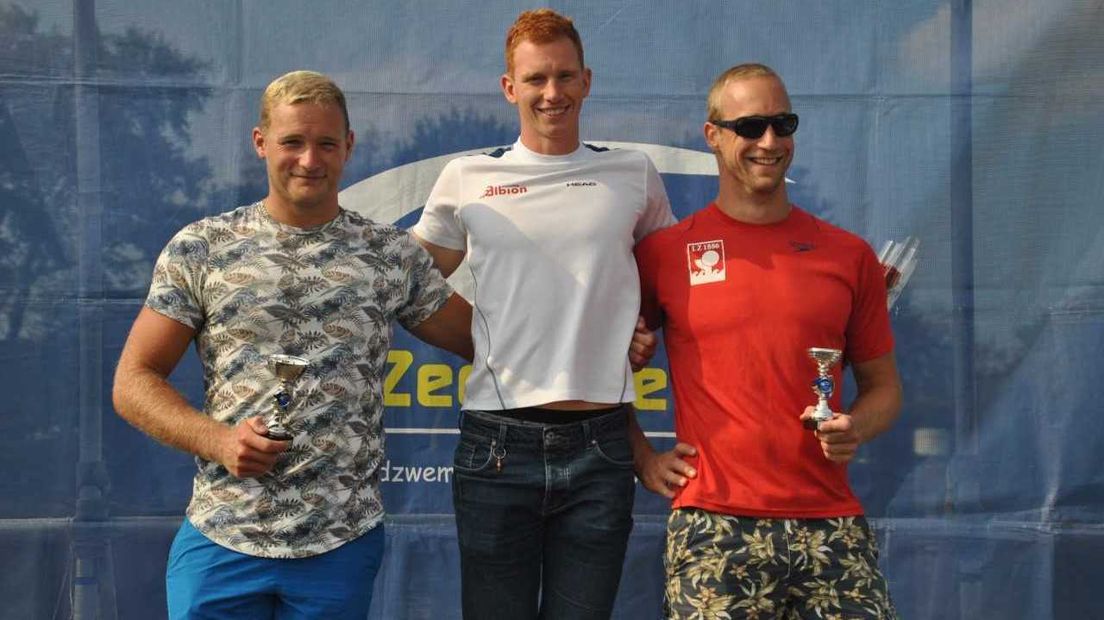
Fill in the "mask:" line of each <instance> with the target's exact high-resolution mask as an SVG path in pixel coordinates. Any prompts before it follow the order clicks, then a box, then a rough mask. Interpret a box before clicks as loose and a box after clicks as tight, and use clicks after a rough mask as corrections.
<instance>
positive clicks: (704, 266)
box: [686, 239, 725, 286]
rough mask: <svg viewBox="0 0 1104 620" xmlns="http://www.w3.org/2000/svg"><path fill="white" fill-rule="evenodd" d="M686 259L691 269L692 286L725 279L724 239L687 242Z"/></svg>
mask: <svg viewBox="0 0 1104 620" xmlns="http://www.w3.org/2000/svg"><path fill="white" fill-rule="evenodd" d="M686 260H687V267H688V268H689V270H690V286H697V285H699V284H709V283H710V282H723V281H724V279H725V255H724V241H722V240H720V239H718V240H716V241H702V242H701V243H687V244H686Z"/></svg>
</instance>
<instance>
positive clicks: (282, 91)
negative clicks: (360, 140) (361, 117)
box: [260, 71, 349, 132]
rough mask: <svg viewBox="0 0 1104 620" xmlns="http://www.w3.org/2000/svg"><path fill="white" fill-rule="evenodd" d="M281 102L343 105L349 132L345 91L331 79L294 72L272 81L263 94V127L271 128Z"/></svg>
mask: <svg viewBox="0 0 1104 620" xmlns="http://www.w3.org/2000/svg"><path fill="white" fill-rule="evenodd" d="M282 103H289V104H296V103H319V104H333V105H336V106H337V107H339V108H341V115H342V116H344V117H345V131H346V132H348V131H349V109H348V108H347V107H346V106H345V93H343V92H341V89H340V88H338V87H337V84H334V81H333V80H331V79H330V78H328V77H326V76H325V75H322V74H321V73H317V72H315V71H292V72H290V73H285V74H283V75H281V76H280V77H278V78H276V79H275V80H272V83H271V84H269V85H268V87H267V88H265V90H264V94H263V95H261V120H260V128H261V129H268V124H269V122H270V120H271V116H272V109H273V108H274V107H276V106H278V105H280V104H282Z"/></svg>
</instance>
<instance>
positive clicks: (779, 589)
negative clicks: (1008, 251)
mask: <svg viewBox="0 0 1104 620" xmlns="http://www.w3.org/2000/svg"><path fill="white" fill-rule="evenodd" d="M707 113H708V117H707V120H706V122H705V125H704V128H703V132H704V134H705V139H706V142H707V143H708V144H709V147H710V149H711V150H712V151H713V154H714V156H715V157H716V160H717V168H718V176H719V190H718V193H717V198H716V200H715V201H714V202H713V204H710V205H709V206H707V207H706V208H704V209H702V210H700V211H698V212H697V213H694V214H693V215H691V216H690V217H688V218H686V219H684V220H683V221H681V222H679V223H678V224H677V225H675V226H672V227H670V228H668V229H666V230H662V231H659V232H657V233H656V234H654V235H651V236H649V237H648V238H647V239H645V240H644V241H642V242H641V243H640V244H638V245H637V247H636V256H637V261H638V263H639V267H640V281H641V291H642V299H643V301H642V312H643V314H644V317H645V319H646V321H647V324H648V326H649V327H651V328H653V329H658V328H659V327H663V334H664V339H665V341H666V344H667V354H668V361H669V362H670V367H671V377H672V385H673V387H674V394H675V431H676V435H677V436H678V439H679V441H680V442H685V443H686V444H688V445H692V446H694V447H695V448H696V449H697V453H696V454H694V455H689V456H686V455H681V454H671V453H667V454H663V455H655V454H654V452H650V450H642V451H641V454H642V456H641V457H640V458H641V461H642V462H643V463H644V465H643V468H644V469H651V468H664V469H665V468H669V467H670V462H671V461H673V460H680V459H683V460H686V461H688V462H689V463H690V464H691V465H693V467H694V469H696V470H697V471H698V472H699V475H698V476H697V477H694V478H691V479H688V480H685V481H683V482H681V483H679V484H673V485H672V489H673V491H674V495H675V497H674V502H673V505H674V510H672V511H671V516H670V518H669V519H668V522H667V549H666V557H665V562H664V563H665V565H666V569H667V589H666V597H665V601H666V607H667V609H666V612H667V615H666V616H665V617H667V618H672V619H675V618H702V617H717V618H720V617H724V618H731V619H733V620H735V619H737V618H810V619H811V618H871V619H874V618H877V619H884V618H892V617H895V612H894V610H893V606H892V604H891V602H890V598H889V592H888V588H887V586H886V580H885V578H884V577H883V576H882V574H881V572H880V571H879V570H878V563H877V560H878V548H877V544H876V543H875V541H874V537H873V533H872V531H871V529H870V527H869V525H868V524H867V522H866V520H865V519H864V518H863V510H862V506H861V505H860V504H859V500H858V499H857V498H856V497H855V495H854V493H853V492H852V491H851V488H850V485H849V484H848V482H847V468H846V464H847V463H848V462H849V461H850V460H851V459H852V458H853V457H854V455H855V452H856V450H858V448H859V446H860V444H862V443H865V442H867V441H870V440H871V439H873V438H874V437H876V436H877V435H878V434H880V433H882V432H883V431H885V430H886V429H888V428H889V427H890V426H891V425H892V423H893V421H894V420H895V419H896V417H897V414H898V412H899V410H900V407H901V385H900V380H899V378H898V376H897V367H896V364H895V362H894V359H893V334H892V332H891V330H890V324H889V315H888V313H887V311H886V289H885V276H884V273H883V271H882V268H881V266H880V265H879V264H878V259H877V258H876V257H875V255H874V252H873V251H872V250H871V249H870V246H869V245H867V244H866V242H865V241H863V240H862V239H860V238H859V237H857V236H855V235H853V234H851V233H849V232H847V231H845V230H843V229H841V228H838V227H836V226H833V225H831V224H829V223H828V222H825V221H824V220H821V219H819V218H817V217H815V216H813V215H811V214H809V213H807V212H805V211H803V210H801V209H800V208H799V207H797V206H795V205H793V204H791V203H790V202H789V198H788V196H787V194H786V183H785V174H786V170H787V169H788V168H789V166H790V162H791V161H792V160H793V155H794V139H793V134H794V132H796V131H797V125H798V117H797V115H796V114H794V113H793V110H792V108H791V106H790V98H789V95H788V94H787V92H786V87H785V86H784V85H783V84H782V80H781V79H780V78H779V77H778V76H777V75H776V74H775V73H774V71H772V70H771V69H769V68H768V67H766V66H764V65H758V64H748V65H738V66H736V67H733V68H732V69H730V70H728V71H726V72H724V73H723V74H721V76H720V77H718V78H717V80H716V82H714V85H713V88H712V90H711V91H710V94H709V104H708V112H707ZM812 347H817V348H826V349H838V350H840V351H842V354H843V359H844V360H845V361H846V363H847V365H848V366H849V367H850V368H851V370H852V372H853V374H854V376H855V380H856V384H857V386H858V395H857V396H856V398H855V400H854V401H853V402H852V403H851V404H850V406H849V407H848V408H847V409H843V408H842V407H841V404H842V403H841V402H840V397H839V394H838V391H837V393H835V394H833V397H832V400H831V405H832V411H833V412H835V413H832V415H831V419H828V420H825V421H823V422H820V423H819V426H817V425H815V424H813V425H812V426H813V430H809V429H808V428H807V424H806V423H807V422H811V421H812V420H811V419H810V418H811V416H812V414H813V411H814V407H813V406H812V405H811V404H810V401H811V400H815V398H814V397H813V395H812V393H811V391H810V389H809V386H810V382H811V381H812V380H813V378H814V377H815V376H816V372H815V371H816V366H815V365H814V364H813V363H812V361H811V360H810V358H809V353H808V350H809V349H810V348H812ZM840 372H841V371H840V365H837V366H836V367H835V369H834V370H833V375H834V379H833V380H834V382H835V383H836V384H838V383H839V380H840V377H839V375H840ZM646 452H650V454H645V453H646Z"/></svg>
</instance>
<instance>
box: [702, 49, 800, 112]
mask: <svg viewBox="0 0 1104 620" xmlns="http://www.w3.org/2000/svg"><path fill="white" fill-rule="evenodd" d="M753 77H773V78H774V79H776V80H778V81H779V82H781V81H782V78H780V77H778V74H777V73H775V72H774V69H771V68H770V67H768V66H767V65H761V64H759V63H755V62H748V63H744V64H742V65H736V66H735V67H730V68H728V69H727V70H726V71H725V72H724V73H722V74H720V75H718V76H717V79H715V80H713V86H712V87H710V89H709V99H708V100H707V101H706V106H705V120H707V121H719V120H722V119H721V94H722V93H724V89H725V87H726V86H728V84H729V82H735V81H736V80H745V79H747V78H753Z"/></svg>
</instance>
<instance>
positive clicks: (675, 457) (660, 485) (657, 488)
mask: <svg viewBox="0 0 1104 620" xmlns="http://www.w3.org/2000/svg"><path fill="white" fill-rule="evenodd" d="M627 415H628V416H629V429H628V431H629V445H631V446H632V452H633V470H634V471H635V472H636V477H637V478H639V479H640V482H641V483H643V484H644V488H646V489H648V490H649V491H651V492H653V493H658V494H659V495H662V496H664V497H667V498H672V497H674V496H675V491H674V490H675V488H677V487H684V486H686V483H687V482H688V481H689V480H690V478H695V477H697V475H698V472H697V470H695V469H694V468H693V467H692V466H691V465H690V463H687V462H686V460H685V457H688V456H695V455H696V454H697V453H698V451H697V450H695V449H694V446H691V445H690V444H686V443H682V442H679V443H677V444H675V447H674V448H672V449H671V450H668V451H667V452H663V453H659V452H656V451H655V448H653V447H652V443H651V442H650V441H648V438H647V437H646V436H645V435H644V430H643V429H641V428H640V423H639V422H638V421H637V419H636V411H635V409H634V408H633V407H629V412H628V414H627Z"/></svg>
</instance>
